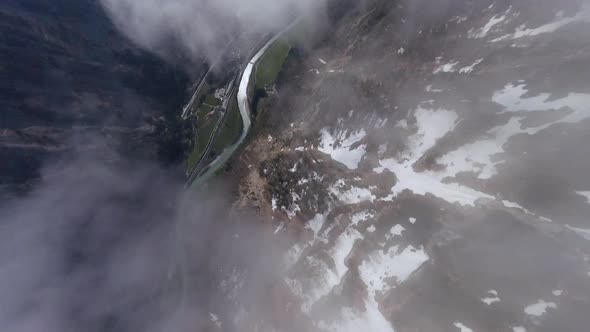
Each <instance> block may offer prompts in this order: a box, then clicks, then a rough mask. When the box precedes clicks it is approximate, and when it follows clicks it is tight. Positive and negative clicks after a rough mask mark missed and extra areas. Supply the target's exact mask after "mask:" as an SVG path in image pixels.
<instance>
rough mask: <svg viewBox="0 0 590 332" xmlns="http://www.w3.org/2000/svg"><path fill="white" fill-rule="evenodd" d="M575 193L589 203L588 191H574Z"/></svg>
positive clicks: (589, 194)
mask: <svg viewBox="0 0 590 332" xmlns="http://www.w3.org/2000/svg"><path fill="white" fill-rule="evenodd" d="M576 194H578V195H580V196H583V197H584V198H586V201H588V204H590V191H576Z"/></svg>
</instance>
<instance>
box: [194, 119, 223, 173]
mask: <svg viewBox="0 0 590 332" xmlns="http://www.w3.org/2000/svg"><path fill="white" fill-rule="evenodd" d="M218 119H219V117H215V116H213V117H211V118H209V119H207V121H203V122H202V125H200V126H199V127H198V128H197V130H196V132H195V135H194V137H193V142H192V147H191V151H190V153H189V155H188V160H187V162H186V169H187V170H188V171H192V170H193V168H195V167H196V166H197V164H198V163H199V160H201V157H202V155H203V152H205V148H206V147H207V143H208V142H209V137H211V134H212V132H213V130H214V129H215V125H216V124H217V121H218Z"/></svg>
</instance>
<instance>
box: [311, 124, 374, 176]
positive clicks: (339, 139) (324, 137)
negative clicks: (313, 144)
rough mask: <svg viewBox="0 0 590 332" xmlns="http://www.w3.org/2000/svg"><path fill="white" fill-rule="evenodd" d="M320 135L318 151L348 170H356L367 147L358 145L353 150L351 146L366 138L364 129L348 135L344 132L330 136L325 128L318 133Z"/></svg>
mask: <svg viewBox="0 0 590 332" xmlns="http://www.w3.org/2000/svg"><path fill="white" fill-rule="evenodd" d="M320 135H321V142H320V146H319V147H318V150H320V151H321V152H323V153H325V154H328V155H330V157H332V159H334V160H336V161H337V162H340V163H342V164H344V165H345V166H346V167H348V168H349V169H357V168H358V164H359V162H360V161H361V159H363V156H364V155H365V150H366V147H367V145H366V144H360V145H358V146H357V147H356V148H354V149H353V148H352V146H353V145H354V144H357V143H358V142H360V141H361V140H362V139H363V138H365V136H367V133H366V132H365V130H364V129H361V130H358V131H354V132H352V133H350V135H348V132H346V131H344V132H339V133H338V134H336V135H332V134H330V132H329V131H328V129H327V128H324V129H322V130H321V131H320Z"/></svg>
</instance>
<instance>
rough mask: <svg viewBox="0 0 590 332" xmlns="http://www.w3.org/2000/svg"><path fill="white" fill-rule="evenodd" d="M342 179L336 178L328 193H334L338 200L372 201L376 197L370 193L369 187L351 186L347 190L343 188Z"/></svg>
mask: <svg viewBox="0 0 590 332" xmlns="http://www.w3.org/2000/svg"><path fill="white" fill-rule="evenodd" d="M343 187H344V180H338V181H337V182H336V183H335V184H334V185H333V186H332V187H330V193H332V194H334V195H336V197H338V200H339V201H340V202H342V203H344V204H358V203H361V202H366V201H369V202H373V201H374V200H375V199H376V198H377V197H376V196H375V195H373V193H371V191H370V190H369V189H366V188H358V187H354V186H353V187H351V188H350V189H348V190H343Z"/></svg>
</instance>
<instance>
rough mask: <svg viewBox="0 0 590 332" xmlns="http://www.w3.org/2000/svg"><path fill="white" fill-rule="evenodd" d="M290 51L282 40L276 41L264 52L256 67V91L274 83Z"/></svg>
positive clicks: (289, 47)
mask: <svg viewBox="0 0 590 332" xmlns="http://www.w3.org/2000/svg"><path fill="white" fill-rule="evenodd" d="M290 51H291V45H290V44H289V43H288V42H287V41H286V40H284V39H279V40H277V41H276V42H275V43H274V44H273V45H272V46H271V47H270V48H269V49H268V50H267V51H266V53H265V54H264V56H263V57H262V59H260V62H259V63H258V65H257V66H256V77H255V79H256V89H264V87H265V86H267V85H272V84H274V83H275V81H276V80H277V78H278V76H279V73H280V72H281V69H282V68H283V64H284V63H285V60H286V59H287V56H288V55H289V52H290Z"/></svg>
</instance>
